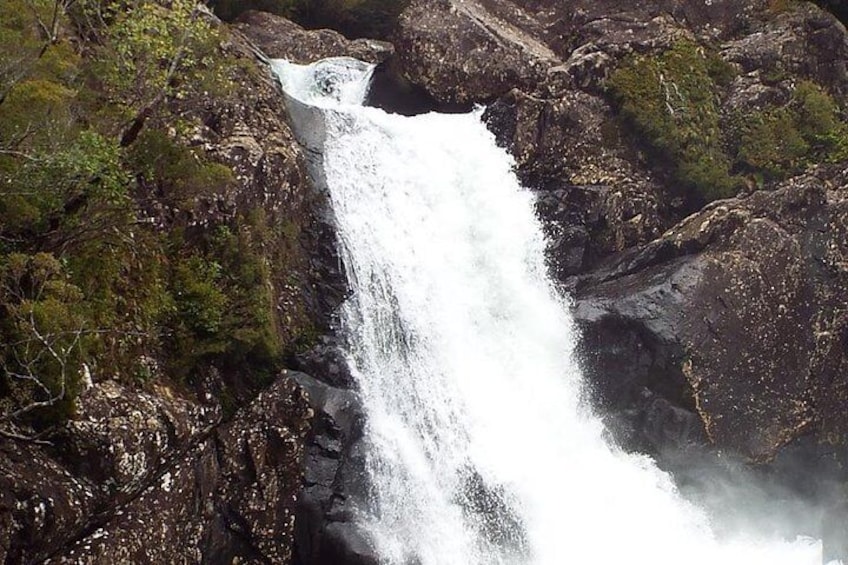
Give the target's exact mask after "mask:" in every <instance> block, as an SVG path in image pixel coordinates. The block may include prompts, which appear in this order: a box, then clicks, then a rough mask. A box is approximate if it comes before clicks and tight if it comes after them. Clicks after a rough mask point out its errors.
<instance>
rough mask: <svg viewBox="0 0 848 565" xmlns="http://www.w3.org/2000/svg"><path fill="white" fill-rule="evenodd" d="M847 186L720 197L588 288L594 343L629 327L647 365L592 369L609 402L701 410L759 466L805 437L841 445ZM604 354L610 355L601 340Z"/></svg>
mask: <svg viewBox="0 0 848 565" xmlns="http://www.w3.org/2000/svg"><path fill="white" fill-rule="evenodd" d="M846 186H848V182H846V177H845V171H843V170H841V169H840V168H838V167H836V168H821V169H819V170H817V171H815V172H813V173H810V174H807V175H803V176H800V177H797V178H794V179H792V180H790V181H787V182H786V183H784V184H783V185H781V186H780V187H779V188H778V189H777V190H775V191H773V192H765V191H760V192H756V193H754V194H752V195H751V196H749V197H746V198H740V199H731V200H725V201H718V202H715V203H713V204H711V205H709V206H707V207H706V208H705V209H704V210H702V211H701V212H699V213H697V214H695V215H693V216H691V217H689V218H687V219H686V220H685V221H683V222H682V223H681V224H679V225H678V226H676V227H675V228H674V229H672V230H670V231H669V232H667V233H666V234H664V235H663V236H662V237H661V238H658V239H657V240H655V241H653V242H651V243H649V244H647V245H645V246H643V247H640V248H637V249H635V250H633V251H632V252H630V253H627V254H624V255H622V256H621V257H617V258H616V259H615V260H614V261H612V262H610V263H609V264H607V265H604V267H603V268H602V269H599V270H597V271H595V272H594V273H592V274H591V275H588V276H587V277H586V278H584V279H581V280H579V282H578V283H577V296H578V306H577V315H578V318H579V319H581V320H582V321H584V323H587V324H589V325H590V326H592V328H594V329H590V330H589V332H588V333H587V335H588V336H589V338H590V340H592V339H593V336H596V335H601V334H603V331H602V330H600V329H599V328H600V327H602V326H603V325H604V324H609V325H611V326H612V327H614V328H617V329H616V331H617V332H618V335H619V336H621V335H625V331H624V330H625V329H627V330H626V331H629V335H632V336H633V338H632V341H631V342H630V343H626V344H623V345H622V347H623V348H625V349H626V350H628V353H626V354H625V355H630V354H633V353H635V354H636V359H639V360H640V361H639V363H637V364H636V365H635V366H631V367H624V366H623V365H622V366H620V367H618V371H614V370H609V369H610V367H608V368H607V370H599V369H601V368H602V367H603V361H600V362H599V363H598V364H596V365H595V368H596V370H595V371H594V377H595V379H596V382H597V383H599V384H598V386H599V388H600V389H601V390H602V394H603V395H606V396H607V398H608V400H609V401H611V402H613V403H615V402H616V401H617V400H616V399H619V398H621V395H626V394H632V393H633V392H634V391H636V390H640V389H641V388H647V389H649V390H651V391H652V392H654V393H658V394H660V395H661V396H662V397H663V398H666V399H671V401H672V403H673V404H675V405H677V406H680V407H688V408H689V409H690V410H692V411H693V412H696V413H697V414H698V415H699V417H700V419H701V421H702V423H703V427H704V430H705V432H706V434H707V436H708V438H709V440H710V442H711V443H712V444H713V445H715V446H718V447H720V448H722V449H727V450H730V451H732V452H736V453H741V454H744V455H745V456H746V457H747V458H748V459H750V460H752V461H766V460H770V459H772V458H773V457H775V456H776V455H777V453H778V452H779V450H780V449H781V447H783V446H784V445H786V444H788V443H790V442H792V441H794V440H797V439H798V438H800V437H803V436H806V435H810V434H812V435H814V436H815V437H816V438H818V441H819V442H822V443H825V442H827V441H829V438H833V437H844V434H845V432H846V430H845V429H844V428H845V425H846V422H845V420H844V418H842V417H841V415H840V411H839V410H838V409H837V408H836V406H838V405H841V404H842V403H844V402H845V401H846V400H848V397H846V394H848V381H846V380H845V375H846V372H845V369H846V366H848V363H847V362H846V351H845V343H846V337H848V311H846V307H845V304H846V299H848V294H846V293H848V271H846V264H848V263H846V258H848V248H846V246H845V234H846V231H848V222H846V220H848V215H847V214H848V201H846V194H848V192H846ZM628 328H629V329H628ZM594 346H598V350H597V351H596V352H595V353H594V355H596V356H600V357H602V356H604V355H605V354H606V353H608V352H606V351H604V347H605V344H604V339H603V338H599V339H597V341H594V342H591V345H589V346H588V347H587V349H590V350H591V349H592V347H594ZM609 346H610V342H609V340H607V341H606V347H609ZM609 358H610V357H608V359H609ZM625 404H626V402H625Z"/></svg>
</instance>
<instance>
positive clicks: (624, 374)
mask: <svg viewBox="0 0 848 565" xmlns="http://www.w3.org/2000/svg"><path fill="white" fill-rule="evenodd" d="M429 6H430V3H428V2H424V1H423V0H422V1H413V2H412V4H411V6H410V8H409V9H408V10H407V12H406V13H405V15H404V17H402V18H401V21H400V25H399V28H398V30H397V31H396V33H395V41H396V46H397V50H398V54H397V59H398V61H400V69H401V70H402V72H403V73H404V74H405V76H406V77H407V78H409V80H410V81H412V82H413V83H415V84H416V85H418V86H419V87H421V88H423V89H424V90H426V91H427V92H429V93H430V94H432V95H433V96H434V97H435V98H437V99H438V100H441V101H450V102H463V103H474V102H486V103H491V104H490V105H489V108H488V110H487V112H486V115H485V119H486V121H487V123H488V124H489V126H490V128H491V129H492V130H493V132H494V133H495V134H496V136H497V137H498V140H499V142H500V143H501V144H502V145H503V146H505V147H506V148H507V149H509V150H510V152H511V153H512V154H513V155H514V156H515V159H516V166H517V172H518V174H519V176H520V177H521V178H522V180H523V181H524V182H525V183H526V184H527V185H528V186H530V187H531V188H533V189H535V190H537V191H538V194H539V200H538V210H539V213H540V215H541V217H542V218H543V219H544V221H545V228H546V230H547V231H548V236H549V242H550V247H549V256H550V262H551V268H552V271H553V273H554V274H555V276H556V277H557V278H558V279H560V281H561V282H562V283H563V285H564V286H565V287H566V288H568V289H571V290H572V291H576V296H577V299H578V300H577V305H578V306H577V314H578V317H579V318H580V320H581V321H582V323H583V326H584V351H585V352H586V358H585V364H586V367H587V371H588V372H589V374H590V375H591V377H592V379H593V380H594V382H595V388H596V393H597V395H598V398H599V400H600V401H601V402H602V403H603V404H604V405H605V406H607V407H608V408H611V409H613V410H614V411H616V412H617V414H618V416H617V418H616V422H617V423H616V424H614V426H618V430H619V438H620V439H622V441H624V442H625V443H627V444H629V445H630V446H631V447H634V448H637V449H641V450H647V451H651V452H653V453H659V452H661V451H663V450H664V449H666V448H668V447H670V446H685V445H688V444H711V445H713V446H715V447H718V448H721V449H724V450H727V451H731V452H737V453H741V454H743V455H744V456H745V457H747V458H748V459H749V460H752V461H766V460H770V459H772V458H773V457H775V456H776V455H777V454H779V453H782V452H783V451H785V450H782V446H785V445H787V444H788V443H790V442H793V441H795V440H798V438H800V437H802V436H806V437H815V438H817V439H816V440H815V441H816V442H824V441H829V439H833V438H836V437H843V438H844V437H845V435H844V433H845V430H844V429H842V428H843V427H844V425H845V424H844V422H843V421H842V420H844V418H842V417H841V412H840V410H839V409H837V408H836V405H835V404H834V403H833V402H837V401H836V399H837V398H842V400H840V401H844V398H843V392H841V391H842V387H843V386H844V384H840V383H841V380H840V379H841V376H840V375H842V374H843V373H844V367H845V346H844V343H845V341H844V340H845V334H844V331H845V330H844V320H843V317H844V316H843V315H842V310H843V309H844V308H843V307H842V306H840V304H841V303H842V302H844V300H845V299H846V298H848V297H846V296H845V294H844V293H845V273H844V269H843V267H839V266H838V265H840V264H841V263H840V262H841V261H844V256H843V255H841V254H842V253H843V248H842V244H841V243H839V238H840V237H841V236H840V235H839V234H840V233H842V232H843V231H844V229H845V227H846V223H845V217H844V212H843V211H842V210H843V206H844V204H843V199H844V197H843V194H844V192H843V189H842V188H841V187H842V186H844V184H845V182H844V179H843V176H842V173H841V172H839V171H838V170H836V169H827V168H825V169H818V170H817V171H816V172H815V173H811V174H809V175H807V176H800V177H797V178H795V179H793V180H791V181H787V182H785V183H784V184H782V185H780V186H779V187H777V188H776V190H775V191H774V192H754V194H750V193H751V192H752V191H753V189H754V188H756V187H754V186H750V185H749V188H748V190H747V191H745V192H746V193H747V194H749V195H750V196H747V197H745V196H744V195H740V197H739V198H738V199H731V200H728V201H721V202H718V203H714V204H711V205H709V206H707V207H706V208H704V209H703V210H702V211H700V212H697V214H696V215H694V216H692V217H689V218H688V219H685V220H684V218H685V217H686V216H687V215H689V214H691V213H692V212H695V211H697V210H699V209H700V206H701V204H700V203H699V202H698V201H697V199H693V196H692V194H690V193H687V192H686V191H685V190H683V187H682V185H681V183H680V182H679V181H678V180H677V179H676V177H675V174H674V171H673V170H672V169H671V168H670V162H669V159H668V158H665V159H661V158H656V155H655V154H653V153H652V151H653V149H651V148H650V147H648V146H646V144H645V143H644V140H643V139H640V138H639V137H638V136H634V135H633V132H632V131H628V124H627V123H626V122H624V121H622V120H621V119H620V118H619V116H618V107H617V105H616V104H617V102H616V100H615V99H614V98H613V97H612V95H611V93H610V92H609V91H608V87H607V84H606V82H605V81H606V79H607V78H608V77H609V76H610V75H611V74H612V73H613V72H614V71H615V70H616V69H617V68H618V67H619V66H620V65H622V64H623V62H624V61H626V60H628V57H632V56H633V54H634V53H635V54H646V55H647V56H650V55H651V54H656V53H661V52H663V51H664V50H667V49H669V48H670V47H671V46H673V45H675V44H676V43H677V42H679V41H689V42H694V43H697V44H699V45H703V46H707V47H705V48H709V49H712V50H713V51H714V52H715V53H716V55H717V59H715V60H719V61H721V62H722V63H721V64H722V65H724V66H725V68H726V71H725V72H726V76H725V77H723V78H722V80H723V81H725V82H723V83H722V85H720V86H716V97H717V99H718V100H719V104H718V110H717V112H718V116H717V118H716V119H717V120H718V123H719V124H720V127H722V128H724V129H726V130H733V128H738V127H739V125H738V120H739V115H740V114H750V113H753V112H756V111H762V109H763V108H765V107H768V105H769V104H771V105H780V104H786V103H787V101H788V100H790V99H791V97H792V93H793V89H794V88H795V85H796V84H797V83H798V82H799V81H802V80H810V81H812V82H814V83H815V84H818V85H821V86H822V87H823V88H825V89H826V91H827V92H829V93H830V95H832V96H834V97H835V99H837V100H842V98H841V97H842V96H843V95H844V93H845V92H846V91H845V88H846V87H847V86H848V81H846V77H848V75H846V73H845V65H844V59H845V55H846V53H848V34H846V31H845V28H844V27H843V26H842V24H841V23H840V22H839V21H838V20H837V19H836V18H835V17H834V16H833V15H831V14H829V13H827V12H825V11H823V10H821V9H820V8H818V7H816V6H815V5H813V4H811V3H798V4H797V5H791V6H778V5H776V4H774V3H769V2H765V1H758V0H752V1H750V2H744V3H742V4H741V5H740V3H738V2H729V1H717V2H708V3H692V2H683V1H679V0H667V1H663V2H628V3H622V2H616V1H612V0H609V1H603V2H588V1H582V0H573V1H568V2H553V1H550V0H536V1H527V2H517V1H509V0H467V1H462V0H445V1H443V2H440V3H438V5H437V6H436V8H435V9H431V10H429V11H427V10H428V7H429ZM425 11H427V13H426V14H425ZM492 102H493V103H492ZM769 188H774V187H769ZM678 222H681V223H680V224H679V225H676V224H678ZM675 225H676V226H675ZM695 226H697V227H695ZM664 232H666V233H665V235H663V233H664ZM831 237H833V238H834V239H831ZM839 257H843V258H839ZM824 265H829V266H828V267H824ZM841 269H842V270H841ZM840 344H842V345H840Z"/></svg>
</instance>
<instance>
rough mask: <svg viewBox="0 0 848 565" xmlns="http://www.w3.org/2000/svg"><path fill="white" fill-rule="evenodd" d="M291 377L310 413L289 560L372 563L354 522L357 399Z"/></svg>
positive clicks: (361, 463)
mask: <svg viewBox="0 0 848 565" xmlns="http://www.w3.org/2000/svg"><path fill="white" fill-rule="evenodd" d="M291 375H292V377H293V378H294V379H295V380H296V381H297V382H298V383H299V384H300V386H302V387H303V389H304V390H305V391H306V393H307V396H308V398H309V402H310V406H311V407H312V409H313V411H314V413H315V417H314V420H313V426H312V431H311V433H310V435H309V439H308V442H307V447H306V460H305V473H304V477H303V490H302V492H301V494H300V498H299V500H298V504H297V512H296V524H297V529H296V535H295V560H294V563H295V564H297V565H376V564H377V563H379V559H378V556H377V555H376V553H375V550H374V547H373V546H372V544H371V542H370V540H369V538H368V536H367V535H366V533H365V532H364V531H363V530H362V529H361V527H360V526H358V525H357V523H356V517H357V511H358V508H360V507H361V505H362V504H364V501H365V500H366V496H367V490H368V483H367V478H366V466H365V446H364V444H363V434H362V427H363V425H364V413H363V409H362V405H361V402H360V401H359V397H358V395H357V393H355V392H354V391H351V390H344V389H340V388H336V387H333V386H330V385H328V384H326V383H325V382H322V381H319V380H316V379H313V378H312V377H310V376H309V375H306V374H303V373H291ZM325 380H326V378H325Z"/></svg>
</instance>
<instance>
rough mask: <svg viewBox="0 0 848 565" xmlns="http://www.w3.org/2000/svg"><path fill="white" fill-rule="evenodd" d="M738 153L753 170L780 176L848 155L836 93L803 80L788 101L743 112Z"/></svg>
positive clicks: (847, 129)
mask: <svg viewBox="0 0 848 565" xmlns="http://www.w3.org/2000/svg"><path fill="white" fill-rule="evenodd" d="M739 122H740V123H741V126H740V128H739V141H738V147H737V151H736V159H737V161H738V162H739V164H740V165H741V166H742V167H744V168H745V169H747V170H749V171H753V172H755V173H760V174H762V175H763V176H764V178H766V179H768V180H780V179H782V178H785V177H786V176H788V175H791V174H795V173H798V172H800V171H801V170H803V169H804V168H805V167H806V166H808V165H811V164H814V163H819V162H827V161H839V160H844V159H846V158H848V125H846V123H845V122H844V121H843V120H842V118H841V116H840V110H839V108H838V106H837V105H836V102H835V101H834V100H833V98H832V97H831V96H830V95H829V94H827V92H825V91H824V90H823V89H822V88H821V87H819V86H818V85H816V84H815V83H813V82H811V81H801V82H800V83H799V84H798V85H797V86H796V87H795V90H794V92H793V94H792V98H791V100H790V101H789V103H787V104H786V105H784V106H778V107H772V108H766V109H765V110H763V111H761V112H756V113H754V114H752V115H749V116H743V117H741V118H739Z"/></svg>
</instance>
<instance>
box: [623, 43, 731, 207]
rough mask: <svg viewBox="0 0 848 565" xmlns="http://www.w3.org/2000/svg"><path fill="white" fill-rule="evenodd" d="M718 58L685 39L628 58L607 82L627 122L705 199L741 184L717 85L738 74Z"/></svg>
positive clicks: (688, 187) (657, 154) (684, 184)
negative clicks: (724, 130) (725, 144)
mask: <svg viewBox="0 0 848 565" xmlns="http://www.w3.org/2000/svg"><path fill="white" fill-rule="evenodd" d="M716 58H717V56H716V55H713V54H708V52H707V51H706V50H705V49H703V48H702V47H700V46H698V45H697V44H695V43H693V42H691V41H687V40H683V41H679V42H678V43H676V44H675V45H674V46H673V47H672V48H671V49H669V50H667V51H665V52H663V53H660V54H659V55H656V56H643V55H637V56H633V57H630V58H628V59H627V60H625V61H624V63H623V64H622V65H621V66H620V67H619V68H618V69H617V70H616V71H615V72H614V73H613V74H612V76H611V77H610V79H609V81H608V83H607V86H608V87H609V89H610V92H611V93H612V95H613V97H614V99H615V100H616V101H617V103H618V105H619V108H620V110H621V115H622V117H623V118H624V119H625V120H626V122H627V123H629V124H630V125H631V126H633V127H634V128H635V129H636V130H637V131H638V132H639V133H640V134H642V135H643V136H644V137H645V139H646V140H647V141H648V143H649V146H650V148H651V149H652V150H653V152H654V153H655V154H656V156H657V158H659V159H663V160H666V161H667V162H669V163H671V164H672V167H673V169H674V173H675V177H676V178H677V180H678V181H679V182H680V183H681V184H682V185H683V187H684V188H687V189H689V190H692V191H694V192H695V193H696V194H697V195H699V196H701V197H702V198H703V199H706V200H712V199H715V198H721V197H726V196H730V195H732V194H734V192H735V191H736V189H737V188H738V187H739V186H740V184H741V181H740V179H739V178H738V177H735V176H734V175H732V174H731V173H730V166H731V162H730V159H729V158H728V156H727V154H726V153H725V151H724V147H723V139H722V133H721V127H720V114H719V94H718V84H719V83H727V82H729V81H730V80H732V74H733V73H732V68H728V66H727V65H723V64H721V63H719V62H718V61H717V60H716Z"/></svg>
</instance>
